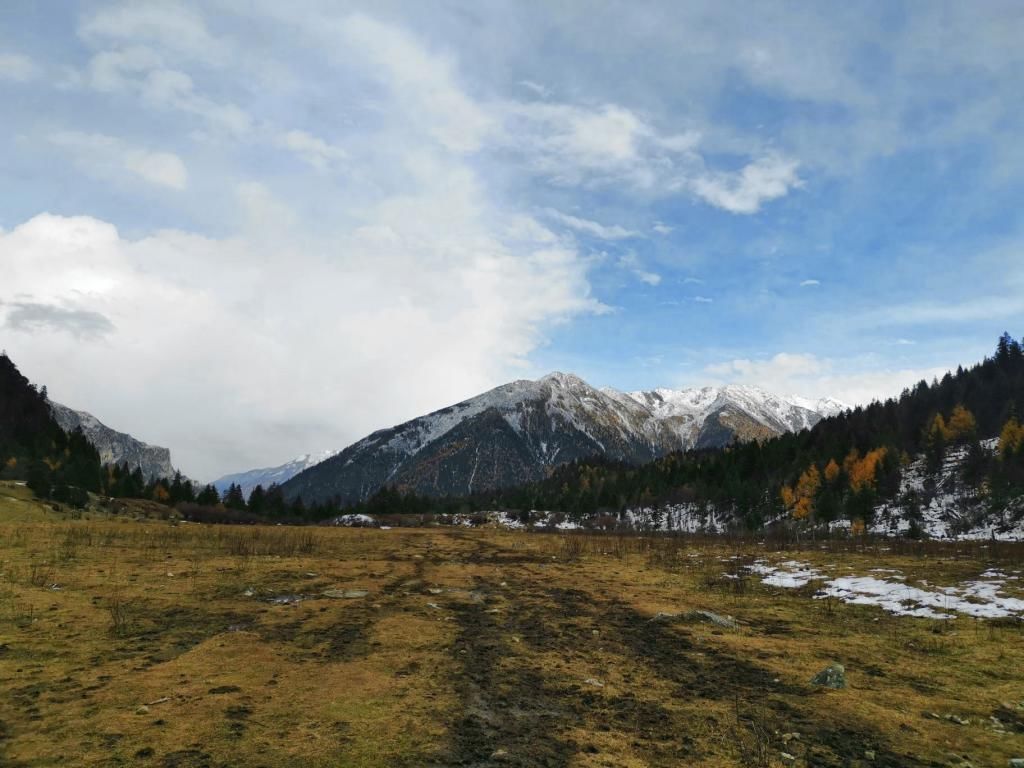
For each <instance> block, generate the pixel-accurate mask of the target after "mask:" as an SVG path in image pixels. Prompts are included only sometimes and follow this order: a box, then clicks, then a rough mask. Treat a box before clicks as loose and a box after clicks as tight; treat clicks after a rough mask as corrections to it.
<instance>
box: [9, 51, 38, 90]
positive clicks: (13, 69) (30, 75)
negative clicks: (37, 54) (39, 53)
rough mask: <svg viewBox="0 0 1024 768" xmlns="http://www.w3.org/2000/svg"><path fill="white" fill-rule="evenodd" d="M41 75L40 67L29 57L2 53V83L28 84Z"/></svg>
mask: <svg viewBox="0 0 1024 768" xmlns="http://www.w3.org/2000/svg"><path fill="white" fill-rule="evenodd" d="M38 75H39V67H37V66H36V63H35V62H34V61H32V59H30V58H29V57H28V56H24V55H22V54H20V53H3V52H0V81H2V80H9V81H11V82H15V83H27V82H28V81H29V80H32V79H34V78H36V77H37V76H38Z"/></svg>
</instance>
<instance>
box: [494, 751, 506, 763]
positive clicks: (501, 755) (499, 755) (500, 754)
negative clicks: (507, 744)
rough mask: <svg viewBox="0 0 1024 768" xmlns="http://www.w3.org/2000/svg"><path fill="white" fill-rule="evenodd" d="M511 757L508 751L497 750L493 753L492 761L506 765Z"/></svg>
mask: <svg viewBox="0 0 1024 768" xmlns="http://www.w3.org/2000/svg"><path fill="white" fill-rule="evenodd" d="M509 757H510V755H509V753H508V750H507V749H496V750H494V751H493V752H491V760H497V761H499V762H502V763H504V762H505V761H506V760H508V759H509Z"/></svg>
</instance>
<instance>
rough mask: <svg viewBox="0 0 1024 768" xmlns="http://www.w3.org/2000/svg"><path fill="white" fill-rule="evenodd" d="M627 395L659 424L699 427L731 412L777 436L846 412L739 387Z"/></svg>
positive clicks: (834, 404) (837, 405)
mask: <svg viewBox="0 0 1024 768" xmlns="http://www.w3.org/2000/svg"><path fill="white" fill-rule="evenodd" d="M628 395H629V397H631V398H633V399H634V400H636V401H637V402H638V403H641V404H643V405H645V406H647V407H648V408H649V409H650V410H651V413H652V414H653V415H654V417H655V418H656V419H659V420H662V421H675V422H677V423H678V422H685V423H688V424H693V425H701V424H703V423H704V422H705V421H706V420H707V419H708V418H709V417H710V416H712V415H713V414H716V413H720V412H722V411H727V410H730V409H732V410H738V411H740V412H742V413H743V414H744V415H746V416H748V417H750V418H752V419H754V420H755V421H756V422H758V423H759V424H762V425H763V426H765V427H770V428H773V429H776V430H778V431H780V432H781V431H796V430H800V429H806V428H810V427H812V426H814V424H816V423H817V422H818V421H820V420H821V419H822V418H825V417H827V416H834V415H835V414H837V413H840V412H841V411H843V410H846V408H847V406H846V405H845V404H843V403H841V402H839V401H838V400H834V399H832V398H824V399H822V400H817V401H815V400H810V399H808V398H801V397H782V396H779V395H774V394H772V393H771V392H766V391H765V390H763V389H760V388H759V387H752V386H748V385H741V384H727V385H725V386H722V387H699V388H693V389H654V390H650V391H646V392H630V393H628Z"/></svg>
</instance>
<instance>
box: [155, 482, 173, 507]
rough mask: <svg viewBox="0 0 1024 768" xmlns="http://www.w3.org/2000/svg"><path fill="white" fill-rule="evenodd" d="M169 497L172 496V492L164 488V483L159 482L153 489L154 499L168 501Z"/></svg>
mask: <svg viewBox="0 0 1024 768" xmlns="http://www.w3.org/2000/svg"><path fill="white" fill-rule="evenodd" d="M169 498H171V494H170V493H168V491H167V489H166V488H164V487H163V486H162V485H159V484H158V485H157V486H156V487H155V488H154V489H153V501H159V502H161V503H163V502H165V501H167V500H168V499H169Z"/></svg>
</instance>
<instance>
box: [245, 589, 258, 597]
mask: <svg viewBox="0 0 1024 768" xmlns="http://www.w3.org/2000/svg"><path fill="white" fill-rule="evenodd" d="M255 594H256V593H255V592H253V591H252V587H249V588H248V589H247V590H245V592H243V593H242V596H243V597H252V596H253V595H255Z"/></svg>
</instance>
